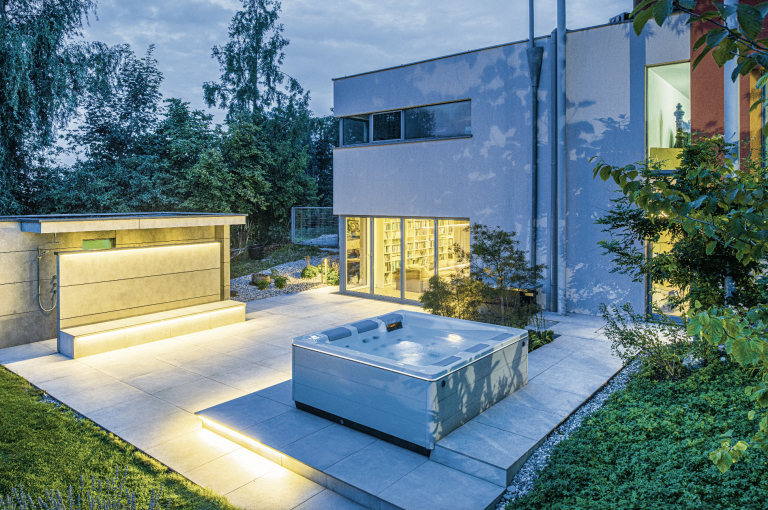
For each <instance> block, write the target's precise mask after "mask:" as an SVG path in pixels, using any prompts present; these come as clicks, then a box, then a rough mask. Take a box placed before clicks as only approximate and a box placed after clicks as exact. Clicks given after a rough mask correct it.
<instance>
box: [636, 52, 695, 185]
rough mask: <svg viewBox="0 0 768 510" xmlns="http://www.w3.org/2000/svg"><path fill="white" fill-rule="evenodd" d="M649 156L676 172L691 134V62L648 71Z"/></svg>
mask: <svg viewBox="0 0 768 510" xmlns="http://www.w3.org/2000/svg"><path fill="white" fill-rule="evenodd" d="M646 71H647V72H646V100H645V118H646V129H645V131H646V140H647V146H648V157H649V158H651V160H654V161H657V162H658V163H659V164H660V165H661V169H662V170H674V169H675V168H676V167H677V165H678V156H679V155H680V154H681V153H682V150H683V149H682V148H683V144H685V143H686V142H687V140H688V138H690V133H691V66H690V64H689V63H688V62H683V63H679V64H666V65H661V66H653V67H649V68H647V70H646Z"/></svg>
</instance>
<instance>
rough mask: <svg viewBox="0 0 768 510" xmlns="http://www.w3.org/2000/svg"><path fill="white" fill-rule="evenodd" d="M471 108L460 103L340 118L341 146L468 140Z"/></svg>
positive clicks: (467, 103) (470, 132) (470, 130)
mask: <svg viewBox="0 0 768 510" xmlns="http://www.w3.org/2000/svg"><path fill="white" fill-rule="evenodd" d="M471 105H472V103H471V101H469V100H464V101H457V102H455V103H444V104H438V105H433V106H418V107H416V108H407V109H405V110H394V111H391V112H384V113H374V114H372V115H368V114H365V115H351V116H349V117H344V118H342V121H341V134H342V137H341V138H342V140H341V143H342V145H358V144H361V143H370V142H387V141H393V140H430V139H432V140H437V139H440V138H455V137H459V136H471V135H472V108H471ZM371 123H372V124H371ZM403 131H405V132H403Z"/></svg>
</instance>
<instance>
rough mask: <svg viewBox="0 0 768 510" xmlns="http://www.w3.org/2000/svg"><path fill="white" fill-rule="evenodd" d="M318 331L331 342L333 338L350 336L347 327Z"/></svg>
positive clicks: (350, 333)
mask: <svg viewBox="0 0 768 510" xmlns="http://www.w3.org/2000/svg"><path fill="white" fill-rule="evenodd" d="M320 333H322V334H323V335H325V336H327V337H328V340H330V341H331V342H333V341H334V340H339V339H341V338H346V337H348V336H352V332H351V331H350V330H348V329H347V328H333V329H327V330H325V331H321V332H320Z"/></svg>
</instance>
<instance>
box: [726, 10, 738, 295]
mask: <svg viewBox="0 0 768 510" xmlns="http://www.w3.org/2000/svg"><path fill="white" fill-rule="evenodd" d="M723 3H724V4H725V6H726V7H728V6H736V5H738V3H739V0H724V2H723ZM726 25H727V26H728V28H731V29H733V28H737V27H738V26H739V20H738V18H737V17H736V13H735V12H734V13H733V14H731V15H730V16H728V19H727V20H726ZM736 66H737V59H735V58H734V59H731V60H729V61H728V62H726V63H725V64H723V107H724V112H723V113H724V122H723V124H724V126H723V127H724V129H723V138H725V141H726V142H728V143H733V144H735V147H734V148H733V150H732V152H731V161H733V168H734V170H738V169H739V157H740V156H741V139H740V138H741V125H740V122H739V120H740V119H739V117H740V112H739V106H740V105H739V82H740V79H741V78H740V77H737V78H736V81H733V80H732V79H731V75H732V74H733V72H734V71H735V70H736ZM723 288H724V290H725V297H726V298H729V297H731V296H732V295H733V292H734V285H733V277H732V276H731V275H730V274H728V273H727V272H726V276H725V281H724V282H723Z"/></svg>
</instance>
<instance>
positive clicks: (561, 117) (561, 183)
mask: <svg viewBox="0 0 768 510" xmlns="http://www.w3.org/2000/svg"><path fill="white" fill-rule="evenodd" d="M565 151H566V145H565V0H557V232H558V240H557V265H558V267H557V313H558V315H565V303H566V288H565V286H566V274H565V268H566V264H565V254H566V252H565V239H566V236H565V226H566V225H565V221H566V214H565V191H566V190H565V164H566V159H565V157H566V152H565Z"/></svg>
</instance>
